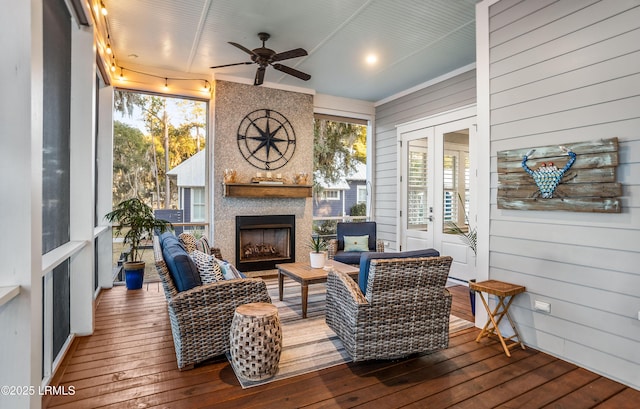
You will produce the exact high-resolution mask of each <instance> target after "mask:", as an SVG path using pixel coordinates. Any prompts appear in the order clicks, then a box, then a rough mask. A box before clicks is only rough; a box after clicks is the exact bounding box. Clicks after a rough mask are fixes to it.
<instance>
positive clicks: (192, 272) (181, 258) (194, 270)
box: [162, 235, 202, 291]
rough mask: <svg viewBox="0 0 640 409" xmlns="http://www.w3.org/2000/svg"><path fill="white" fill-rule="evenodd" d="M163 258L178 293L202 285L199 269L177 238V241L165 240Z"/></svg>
mask: <svg viewBox="0 0 640 409" xmlns="http://www.w3.org/2000/svg"><path fill="white" fill-rule="evenodd" d="M173 237H175V235H174V236H173ZM162 257H163V258H164V262H165V263H166V264H167V268H168V269H169V274H170V275H171V278H172V279H173V283H174V284H175V286H176V288H177V289H178V291H186V290H189V289H191V288H193V287H197V286H199V285H202V280H201V279H200V274H199V273H198V267H197V266H196V264H195V263H194V261H193V260H192V259H191V257H189V254H187V250H185V249H184V247H183V246H182V244H181V243H180V242H179V241H178V238H177V237H176V240H175V241H173V239H171V238H170V237H167V238H165V240H164V246H163V248H162Z"/></svg>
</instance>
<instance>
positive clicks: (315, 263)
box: [309, 234, 327, 268]
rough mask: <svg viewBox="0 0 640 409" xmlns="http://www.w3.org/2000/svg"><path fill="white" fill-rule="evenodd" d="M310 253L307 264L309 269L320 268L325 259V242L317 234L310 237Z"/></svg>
mask: <svg viewBox="0 0 640 409" xmlns="http://www.w3.org/2000/svg"><path fill="white" fill-rule="evenodd" d="M309 247H310V248H311V253H309V262H310V263H311V268H322V267H324V263H325V261H326V259H327V252H326V251H325V250H326V249H327V242H326V241H325V240H324V239H323V238H322V237H320V236H319V235H317V234H312V235H311V241H310V242H309Z"/></svg>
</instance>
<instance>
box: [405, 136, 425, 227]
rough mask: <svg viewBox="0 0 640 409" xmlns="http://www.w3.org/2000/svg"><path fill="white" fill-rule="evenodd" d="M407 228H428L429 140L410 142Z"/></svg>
mask: <svg viewBox="0 0 640 409" xmlns="http://www.w3.org/2000/svg"><path fill="white" fill-rule="evenodd" d="M407 166H408V172H407V175H408V180H407V228H409V229H417V230H423V229H426V228H427V221H428V220H427V210H428V209H427V206H428V204H427V176H428V169H427V140H426V138H424V139H417V140H415V141H410V142H409V163H408V164H407Z"/></svg>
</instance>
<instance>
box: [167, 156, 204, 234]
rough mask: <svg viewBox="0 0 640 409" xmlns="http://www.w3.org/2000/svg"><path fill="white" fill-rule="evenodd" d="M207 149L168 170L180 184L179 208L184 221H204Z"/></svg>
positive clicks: (178, 184) (169, 174)
mask: <svg viewBox="0 0 640 409" xmlns="http://www.w3.org/2000/svg"><path fill="white" fill-rule="evenodd" d="M205 152H206V150H201V151H200V152H198V153H196V154H195V155H193V156H192V157H190V158H189V159H186V160H184V161H183V162H182V163H181V164H179V165H178V166H176V167H175V168H173V169H171V170H170V171H169V172H167V175H168V176H169V177H170V178H171V179H175V181H176V185H177V186H178V209H181V210H182V211H183V212H184V220H183V221H184V222H185V223H193V222H204V221H205V220H206V201H205V194H204V179H205V178H204V176H205V159H206V153H205Z"/></svg>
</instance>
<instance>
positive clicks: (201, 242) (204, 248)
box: [196, 236, 211, 254]
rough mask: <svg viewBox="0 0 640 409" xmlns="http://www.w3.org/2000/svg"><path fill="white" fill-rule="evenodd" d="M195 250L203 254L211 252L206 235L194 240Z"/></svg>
mask: <svg viewBox="0 0 640 409" xmlns="http://www.w3.org/2000/svg"><path fill="white" fill-rule="evenodd" d="M196 250H199V251H201V252H203V253H204V254H211V246H210V245H209V240H207V237H206V236H202V237H200V239H198V241H196Z"/></svg>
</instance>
